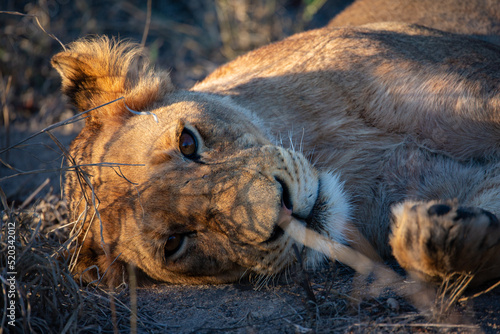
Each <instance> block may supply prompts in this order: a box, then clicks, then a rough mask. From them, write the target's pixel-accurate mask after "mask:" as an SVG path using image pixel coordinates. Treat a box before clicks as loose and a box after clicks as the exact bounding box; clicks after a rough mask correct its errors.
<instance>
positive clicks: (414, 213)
mask: <svg viewBox="0 0 500 334" xmlns="http://www.w3.org/2000/svg"><path fill="white" fill-rule="evenodd" d="M485 174H486V175H485ZM480 179H481V181H482V182H478V184H477V187H476V189H475V190H472V189H471V191H472V192H471V194H470V195H468V196H467V200H466V201H465V202H464V203H458V201H456V200H455V201H450V200H448V201H424V202H417V201H406V202H404V203H402V204H399V205H397V206H395V207H394V208H393V223H392V225H393V226H392V234H391V236H390V244H391V246H392V250H393V254H394V256H395V257H396V259H397V260H398V262H399V263H400V265H401V266H402V267H404V268H405V269H406V270H408V271H410V272H412V273H415V274H417V275H418V276H419V277H420V278H422V279H424V280H426V281H441V280H443V279H445V278H446V277H448V276H449V275H450V274H452V273H467V274H469V273H473V274H474V275H475V276H474V279H473V284H480V283H483V282H485V281H486V280H490V279H493V278H499V277H500V222H499V219H498V217H500V168H498V165H497V166H495V167H494V168H493V169H492V170H489V171H486V172H485V173H484V174H483V175H481V177H480ZM478 181H479V180H478ZM464 191H465V190H464Z"/></svg>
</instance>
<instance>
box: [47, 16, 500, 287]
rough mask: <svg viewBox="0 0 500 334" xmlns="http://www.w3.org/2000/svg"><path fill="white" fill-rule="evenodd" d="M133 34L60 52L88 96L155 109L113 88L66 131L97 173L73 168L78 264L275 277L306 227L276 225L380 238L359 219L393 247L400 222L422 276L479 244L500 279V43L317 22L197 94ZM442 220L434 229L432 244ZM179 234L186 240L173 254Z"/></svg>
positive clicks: (399, 238) (400, 248) (223, 71)
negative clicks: (155, 65) (149, 61)
mask: <svg viewBox="0 0 500 334" xmlns="http://www.w3.org/2000/svg"><path fill="white" fill-rule="evenodd" d="M136 48H137V47H136V46H133V45H130V44H119V45H116V44H115V43H113V42H110V41H109V40H107V39H104V38H103V39H99V40H92V41H78V42H76V43H75V44H73V45H72V46H70V50H69V51H67V52H62V53H60V54H58V55H56V56H55V57H54V58H53V64H54V66H55V67H56V68H57V69H58V71H59V72H60V73H61V76H62V77H63V90H64V91H65V92H67V93H68V94H69V95H70V97H71V98H72V100H73V102H74V103H75V104H76V106H77V107H78V108H79V109H80V110H85V109H88V108H91V107H96V106H98V105H99V104H101V103H104V102H107V101H110V100H112V99H115V98H117V97H120V96H125V103H127V105H128V106H130V107H131V108H134V109H136V110H138V111H150V112H153V113H154V114H155V115H156V116H157V117H158V120H159V122H158V123H156V122H155V120H154V118H153V117H151V116H137V115H132V114H130V113H129V112H128V111H127V110H126V108H125V107H124V104H123V101H118V102H116V103H114V104H111V105H109V106H108V107H106V109H104V110H103V109H96V110H94V111H92V112H91V114H90V115H91V116H90V119H89V121H88V122H87V125H86V127H85V128H84V129H83V130H82V132H81V133H80V135H79V136H78V137H77V139H75V141H74V142H73V144H72V146H71V153H72V155H73V156H74V158H75V160H74V164H76V165H84V166H82V167H81V170H82V171H84V172H85V173H87V175H88V177H89V179H90V181H91V184H92V187H90V186H89V185H85V184H84V182H83V181H82V178H79V177H78V176H77V175H76V174H75V173H69V175H68V182H67V186H66V195H67V197H68V200H69V201H70V204H71V210H72V213H73V215H74V218H75V219H77V218H80V219H81V220H82V221H84V223H85V226H84V229H83V230H84V232H82V233H80V235H79V242H80V243H82V244H83V248H82V250H81V253H80V261H79V264H78V266H77V268H76V269H75V271H76V272H77V273H81V272H82V271H83V270H84V269H85V268H86V267H88V266H89V265H92V264H96V265H97V266H98V267H99V270H100V273H101V274H102V273H103V272H104V271H105V270H107V269H108V266H109V265H110V264H111V263H113V265H112V266H111V268H110V269H109V270H108V272H107V274H106V276H105V279H106V280H108V281H109V282H110V283H113V284H115V283H117V282H119V281H120V280H121V279H122V276H123V275H124V272H126V270H124V266H125V265H126V264H132V265H133V266H135V267H137V268H138V271H139V272H142V273H144V274H145V276H148V277H151V278H153V279H155V280H160V281H167V282H176V283H202V282H213V283H218V282H227V281H234V280H237V279H239V278H240V277H242V276H243V275H244V274H250V273H256V274H259V275H264V276H267V277H268V276H272V275H274V274H276V273H278V272H280V271H282V270H283V269H284V268H286V267H287V266H288V265H290V264H291V263H293V261H294V255H293V252H292V251H291V247H292V245H293V244H294V243H295V241H294V240H292V239H290V237H289V236H288V235H287V234H283V235H282V231H280V229H279V228H277V224H278V223H279V221H281V220H283V219H286V217H289V216H290V215H292V214H293V216H294V217H295V218H296V219H298V220H300V221H302V222H303V223H304V224H306V226H307V227H309V228H311V229H313V230H316V231H317V232H319V233H321V234H323V235H324V236H326V237H328V238H331V239H333V240H335V241H337V242H347V243H349V242H350V243H351V244H353V245H354V246H356V245H357V240H359V247H357V248H358V249H364V250H365V251H367V252H369V251H370V250H369V249H370V247H369V246H367V245H366V242H364V238H362V237H360V236H359V234H358V233H357V230H358V229H359V230H360V231H361V232H362V234H363V235H364V236H365V237H366V239H367V240H368V241H369V242H370V244H371V245H372V246H373V247H374V248H375V249H377V251H378V252H379V253H380V255H382V256H384V257H385V256H389V255H390V254H391V248H390V246H389V234H390V230H391V222H393V227H392V234H391V238H390V240H391V241H390V243H391V245H392V247H393V252H394V255H395V256H396V258H398V260H400V262H401V265H402V266H403V267H405V268H407V269H408V270H412V271H416V272H418V273H420V274H421V276H422V277H424V278H425V279H427V280H434V279H435V278H436V277H437V278H442V277H444V276H445V275H446V274H447V273H448V271H449V270H454V271H470V270H473V269H478V268H476V267H474V268H472V267H471V266H470V265H469V262H470V261H476V262H477V261H480V260H481V259H483V258H486V257H488V258H489V259H490V260H488V263H486V265H485V266H483V267H482V268H480V269H481V270H482V271H481V273H480V274H478V275H479V277H480V278H481V279H485V278H492V277H498V276H500V270H499V266H498V259H499V258H500V257H499V256H500V246H499V240H500V236H498V233H499V230H500V226H499V224H498V220H497V219H496V217H495V216H494V215H493V214H496V215H498V214H500V204H499V203H500V201H498V199H499V198H500V167H499V164H498V161H499V158H500V141H499V138H500V90H499V82H500V71H499V68H500V57H499V55H500V48H499V47H497V46H495V45H493V44H489V43H487V42H483V41H480V40H475V39H467V38H464V37H463V36H457V35H452V34H448V33H443V32H439V31H436V30H432V29H427V28H423V27H418V26H412V25H406V24H399V23H385V24H373V25H367V26H363V27H350V28H324V29H319V30H314V31H309V32H305V33H302V34H298V35H295V36H292V37H290V38H288V39H286V40H284V41H282V42H279V43H275V44H272V45H269V46H266V47H263V48H260V49H258V50H256V51H254V52H250V53H249V54H247V55H244V56H242V57H240V58H238V59H236V60H234V61H232V62H230V63H229V64H227V65H225V66H223V67H221V68H219V69H218V70H216V71H215V72H214V73H213V74H212V75H210V76H209V77H208V78H206V79H205V80H204V81H203V82H201V83H199V84H197V85H195V86H194V87H193V88H192V89H191V90H189V91H181V90H174V89H173V88H172V86H171V84H170V79H169V78H168V75H167V74H166V73H164V72H156V71H154V70H152V69H149V68H148V67H142V66H141V67H139V70H137V69H136V66H137V55H138V53H137V51H136V50H137V49H136ZM183 131H184V132H185V131H190V133H192V134H193V135H194V136H195V138H196V141H197V142H198V149H197V152H196V156H195V157H187V156H183V154H182V153H181V151H180V148H179V141H180V138H181V134H182V133H183ZM292 144H293V145H292ZM292 146H293V147H292ZM299 151H301V152H303V153H304V154H302V153H300V152H299ZM306 157H307V159H306ZM309 161H312V162H314V166H313V165H312V164H311V163H310V162H309ZM110 163H114V164H122V165H119V166H118V165H114V166H111V167H110V166H109V164H110ZM97 164H101V165H97ZM106 164H108V165H106ZM126 164H128V165H126ZM92 191H93V194H95V196H96V201H95V203H98V212H99V216H98V215H95V209H94V207H93V205H92V202H91V201H90V199H92ZM85 198H86V199H87V200H85ZM451 199H455V201H456V202H453V203H454V204H447V203H448V202H446V201H448V200H451ZM433 201H434V202H433ZM405 203H406V204H405ZM439 203H441V204H442V205H447V207H441V206H438V207H436V206H434V205H436V204H439ZM292 206H293V207H292ZM392 206H395V208H396V209H395V211H394V213H391V207H392ZM414 207H415V208H418V210H417V209H414ZM468 207H473V208H468ZM446 208H449V210H448V212H447V213H446V215H444V216H439V219H434V218H435V217H434V216H435V214H434V213H435V212H439V213H441V211H443V210H444V211H446V210H445V209H446ZM483 209H484V210H488V211H484V210H483ZM415 210H417V211H418V212H417V213H414V212H413V211H415ZM490 212H491V213H490ZM492 213H493V214H492ZM99 219H100V221H99ZM419 221H422V222H425V224H417V225H415V224H416V222H419ZM101 223H102V229H101V226H100V224H101ZM443 226H445V227H446V226H448V227H447V228H448V230H446V228H445V227H443ZM463 226H466V229H467V233H457V234H453V235H452V234H447V233H448V232H449V231H450V228H451V229H454V228H455V229H458V230H460V231H461V230H463V229H464V228H465V227H463ZM87 230H88V233H86V232H85V231H87ZM438 230H439V231H442V230H444V232H443V233H444V235H443V237H442V239H440V241H439V243H437V244H436V243H433V242H434V240H430V241H429V236H433V235H434V231H438ZM407 231H409V232H407ZM447 231H448V232H447ZM485 231H487V232H485ZM485 233H487V234H486V236H485ZM471 235H474V237H473V238H471V237H470V236H471ZM172 236H174V237H176V236H185V239H184V240H185V242H184V243H183V244H182V246H181V247H180V249H179V250H178V251H177V252H175V253H174V254H173V255H169V256H165V252H164V249H165V245H168V240H169V237H172ZM358 236H359V237H358ZM485 237H487V240H486V239H485ZM431 239H432V238H431ZM442 240H444V241H443V242H442ZM450 244H454V245H457V244H466V245H467V247H468V249H470V252H469V253H468V255H470V256H469V257H467V258H466V259H465V260H464V259H463V258H461V257H457V253H456V252H455V253H454V250H453V249H455V248H453V247H448V246H450ZM299 246H300V245H299ZM450 250H451V251H450ZM307 252H308V254H307V257H308V261H310V262H311V264H312V265H315V264H317V263H318V262H319V261H320V260H321V257H320V256H319V255H318V254H316V253H314V252H313V251H309V250H308V251H307ZM492 254H493V255H492ZM495 254H496V255H495ZM490 256H491V257H490ZM419 259H422V260H419ZM491 259H493V260H491ZM464 261H467V263H464ZM443 263H446V264H447V265H446V266H444V265H443ZM83 276H84V278H85V279H86V280H91V279H94V278H95V271H87V272H85V273H84V275H83Z"/></svg>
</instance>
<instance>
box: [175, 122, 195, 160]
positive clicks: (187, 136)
mask: <svg viewBox="0 0 500 334" xmlns="http://www.w3.org/2000/svg"><path fill="white" fill-rule="evenodd" d="M179 149H180V150H181V153H182V154H184V156H185V157H187V158H193V157H194V156H195V155H196V151H197V150H198V144H197V142H196V138H195V137H194V135H193V134H192V133H191V131H189V130H186V129H184V130H183V131H182V133H181V136H180V137H179Z"/></svg>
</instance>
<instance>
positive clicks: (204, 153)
mask: <svg viewBox="0 0 500 334" xmlns="http://www.w3.org/2000/svg"><path fill="white" fill-rule="evenodd" d="M106 43H107V42H105V43H103V44H106ZM93 47H95V45H93ZM102 47H109V46H106V45H103V46H102ZM65 56H66V54H65V53H61V54H60V55H58V56H56V57H55V58H54V61H53V62H54V64H55V66H56V68H58V69H59V71H60V73H61V74H62V75H63V78H67V82H73V81H74V79H72V75H73V74H74V72H75V71H76V70H80V71H82V72H83V70H82V68H83V69H86V67H85V66H91V65H93V64H95V63H96V62H95V61H92V62H89V63H87V64H85V66H83V65H82V62H81V59H82V56H80V57H79V60H80V61H79V62H73V61H72V60H71V59H74V58H78V57H75V55H74V54H72V55H70V56H68V57H67V58H65ZM69 57H72V58H69ZM107 61H108V62H111V61H112V59H111V60H110V59H108V60H107ZM110 77H111V75H110ZM79 78H80V79H81V76H79ZM63 82H64V81H63ZM88 82H90V80H89V81H88ZM92 83H95V80H94V81H92ZM157 86H160V88H161V84H160V85H157ZM79 87H85V84H82V83H81V82H80V83H79ZM93 88H94V89H93V90H90V91H91V92H92V93H93V95H91V98H90V99H88V95H85V96H86V97H87V99H86V101H87V100H92V101H95V100H99V99H102V98H103V97H106V98H107V99H108V100H111V99H112V98H115V97H116V94H115V95H113V96H109V95H110V93H109V92H108V91H106V90H104V89H102V92H100V94H101V95H103V96H102V97H100V96H98V93H99V92H98V90H97V89H96V88H95V87H93ZM65 90H66V92H67V93H68V90H69V89H68V86H66V87H65ZM96 92H97V93H96ZM148 92H149V93H147V94H146V93H145V92H143V91H141V92H140V93H139V94H143V95H147V96H148V97H149V99H150V100H151V101H152V102H151V101H150V100H148V101H146V102H144V101H143V100H142V97H141V96H140V95H139V94H137V95H134V94H126V92H125V94H124V95H125V96H126V97H125V103H127V105H128V106H130V107H131V108H133V109H142V110H147V111H149V112H152V113H154V114H155V115H156V117H157V118H158V122H156V121H155V119H154V118H153V116H150V115H140V116H135V115H134V116H133V115H132V114H131V113H129V111H127V108H126V107H125V105H124V104H123V101H118V102H116V103H114V104H111V105H109V106H107V107H106V108H105V109H103V110H99V109H97V110H96V111H95V112H93V114H92V115H91V118H90V119H89V120H88V121H87V124H86V126H85V128H84V129H83V130H82V132H81V133H80V135H79V136H78V138H77V139H76V140H75V141H74V143H73V144H72V148H71V153H72V154H73V155H74V156H75V163H76V164H81V165H88V164H101V165H100V166H93V167H85V168H83V170H84V171H85V172H87V173H88V174H89V175H90V181H91V183H92V186H93V190H94V194H95V196H96V198H97V199H98V203H99V205H98V212H99V216H94V215H93V209H92V206H90V211H88V209H89V204H88V203H86V201H85V200H83V199H82V196H87V198H91V197H92V194H91V189H90V188H89V187H88V186H87V187H84V188H85V191H84V192H82V191H81V190H80V189H79V187H80V184H81V182H80V181H78V179H77V177H76V176H75V175H72V174H70V175H69V176H68V182H67V196H68V199H69V201H70V202H71V207H72V210H73V214H74V215H75V217H78V216H79V215H80V217H84V218H83V219H85V224H86V228H88V227H90V230H89V233H88V234H86V233H81V234H80V237H79V240H80V242H83V245H84V246H83V249H82V252H81V257H82V260H81V262H80V266H79V268H77V269H78V270H82V269H84V268H85V266H88V265H91V264H96V262H97V263H98V266H99V267H100V268H99V269H100V271H101V273H102V272H104V271H105V270H106V269H107V266H109V265H111V266H112V267H113V268H114V269H116V268H120V267H119V266H118V265H120V264H126V263H131V264H133V265H134V266H136V267H138V268H140V269H141V270H142V271H143V272H144V273H146V274H147V275H148V276H150V277H152V278H154V279H156V280H160V281H167V282H174V283H202V282H228V281H234V280H237V279H239V278H241V277H242V275H243V274H245V273H250V272H253V273H257V274H262V275H273V274H275V273H278V272H280V271H282V270H283V269H284V268H285V267H286V266H288V265H290V264H291V263H292V262H293V260H294V255H293V252H292V251H291V247H292V245H293V243H294V241H293V240H292V239H291V238H290V237H289V236H288V235H287V234H286V233H284V232H283V230H282V229H281V228H280V227H279V226H278V225H279V224H280V223H282V222H284V221H287V220H290V219H291V217H292V216H294V217H295V218H297V219H299V220H301V221H302V222H303V223H304V224H306V225H307V226H309V227H310V228H312V229H314V230H316V231H319V232H321V233H324V234H327V235H328V236H329V237H330V238H333V239H337V240H340V239H341V233H342V232H341V231H342V223H343V221H344V220H345V218H346V217H345V215H346V213H345V210H343V208H344V207H345V206H347V204H346V201H345V199H344V196H343V193H342V192H341V191H340V190H339V189H341V187H340V185H339V182H338V180H337V179H336V178H335V177H333V176H332V175H330V174H328V173H318V171H317V170H316V169H315V168H314V167H313V166H312V165H311V164H310V163H309V162H308V161H307V159H306V158H305V157H304V156H303V155H302V154H300V153H298V152H295V151H293V150H290V149H285V148H282V147H280V146H277V145H275V140H274V139H273V138H272V135H271V134H270V132H271V130H269V131H268V130H266V129H265V127H264V125H263V124H261V123H260V122H259V120H258V119H257V118H256V116H255V115H252V114H251V113H250V112H248V111H247V110H245V109H242V108H241V107H239V106H237V105H235V104H234V103H232V102H231V100H229V99H228V98H221V97H218V96H212V95H208V94H205V93H198V92H183V91H170V90H165V89H163V90H161V89H157V90H156V91H153V92H150V91H148ZM85 94H89V92H88V90H87V91H86V92H85ZM69 95H70V96H71V94H69ZM151 96H153V97H154V98H151ZM73 98H74V101H77V102H76V103H77V105H78V96H76V97H73ZM96 103H98V102H96ZM84 108H87V106H85V107H83V106H81V109H84ZM106 163H112V164H114V165H112V166H111V167H110V166H103V165H102V164H106ZM332 189H335V191H332ZM339 208H340V209H339ZM85 210H87V211H85ZM82 212H84V214H83V215H81V213H82ZM339 215H340V216H341V217H340V218H339V217H338V216H339ZM97 217H100V219H101V221H102V230H101V227H100V224H99V221H98V219H97ZM335 223H337V224H338V225H335ZM101 231H102V232H101ZM101 234H102V235H101ZM102 241H104V244H103V243H102ZM103 245H104V246H103ZM106 253H107V255H106ZM115 258H118V259H117V260H116V261H114V260H115ZM113 261H114V262H113ZM115 275H116V274H115Z"/></svg>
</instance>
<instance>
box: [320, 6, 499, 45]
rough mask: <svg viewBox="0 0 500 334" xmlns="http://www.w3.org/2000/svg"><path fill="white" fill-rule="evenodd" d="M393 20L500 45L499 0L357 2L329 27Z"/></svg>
mask: <svg viewBox="0 0 500 334" xmlns="http://www.w3.org/2000/svg"><path fill="white" fill-rule="evenodd" d="M391 21H398V22H405V23H413V24H419V25H423V26H426V27H430V28H435V29H439V30H443V31H448V32H452V33H455V34H464V35H474V36H475V37H479V38H482V39H485V40H488V41H490V42H494V43H497V44H500V25H499V22H500V6H499V3H498V1H497V0H472V1H471V0H440V1H435V0H356V1H354V2H353V3H352V4H350V5H349V6H348V7H347V8H346V9H345V10H343V11H342V12H341V13H339V15H337V16H335V17H334V18H333V19H332V20H331V21H330V23H329V24H328V25H329V26H331V27H343V26H360V25H363V24H367V23H376V22H391Z"/></svg>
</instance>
